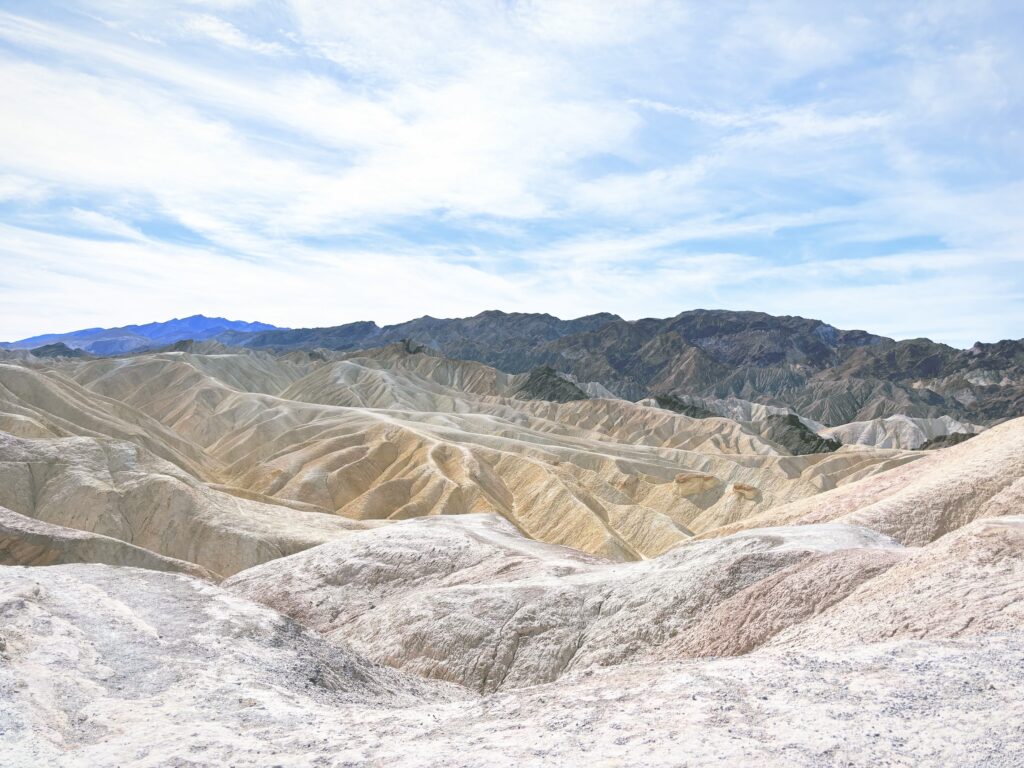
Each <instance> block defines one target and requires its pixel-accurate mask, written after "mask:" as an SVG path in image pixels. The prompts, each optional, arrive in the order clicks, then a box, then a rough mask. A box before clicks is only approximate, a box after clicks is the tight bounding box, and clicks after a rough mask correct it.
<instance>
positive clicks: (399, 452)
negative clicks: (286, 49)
mask: <svg viewBox="0 0 1024 768" xmlns="http://www.w3.org/2000/svg"><path fill="white" fill-rule="evenodd" d="M514 379H515V377H512V376H510V375H508V374H505V373H502V372H500V371H496V370H494V369H493V368H489V367H487V366H484V365H481V364H478V363H471V362H463V361H453V360H448V359H445V358H442V357H437V356H432V355H428V354H409V353H407V352H405V351H404V349H403V348H402V347H400V346H397V345H396V346H395V347H391V348H386V349H384V350H379V351H377V352H375V353H371V354H369V355H366V356H357V357H353V358H350V359H343V360H331V361H321V360H314V359H312V358H310V357H309V356H308V355H306V356H303V355H291V356H289V357H288V358H285V359H281V358H275V357H272V356H270V355H266V354H212V355H192V354H186V353H164V354H155V355H143V356H139V357H134V358H123V359H103V360H95V361H89V362H78V361H72V362H62V363H60V364H57V365H56V366H54V367H37V368H28V367H24V366H19V365H0V408H2V410H3V412H6V414H7V415H6V416H4V417H2V418H3V419H4V420H3V421H2V422H0V426H6V428H7V429H8V431H9V432H11V433H13V434H15V435H19V436H22V437H28V438H36V437H60V436H69V435H85V436H89V437H98V436H101V435H104V436H109V437H113V438H117V439H119V440H124V441H129V442H132V443H135V444H136V445H139V446H141V447H143V448H145V449H147V450H148V452H150V453H152V454H155V455H156V456H159V457H160V458H163V459H166V460H168V461H170V462H172V463H174V464H175V465H177V467H178V468H179V469H180V470H182V471H183V472H185V473H187V474H189V475H191V476H192V477H193V478H195V479H196V480H199V481H203V482H204V483H206V484H207V488H208V489H216V490H218V491H219V492H220V493H225V492H226V493H232V494H234V495H235V496H236V497H239V498H245V499H256V500H261V499H262V500H265V501H269V502H278V503H284V504H289V505H292V506H295V505H299V507H300V508H301V509H303V510H311V511H318V512H326V513H333V514H335V515H338V516H341V517H343V518H347V519H349V520H356V521H367V520H400V519H408V518H414V517H423V516H427V515H434V514H463V513H468V512H491V513H496V514H499V515H501V516H502V517H504V518H505V519H507V520H508V521H509V522H511V523H512V524H513V525H514V526H516V528H518V529H519V530H520V531H521V532H522V533H524V534H525V535H527V536H529V537H531V538H534V539H538V540H540V541H546V542H550V543H555V544H562V545H566V546H571V547H574V548H577V549H581V550H584V551H587V552H591V553H594V554H600V555H603V556H607V557H611V558H613V559H616V560H634V559H641V558H644V557H651V556H654V555H657V554H660V553H661V552H664V551H665V550H667V549H668V548H669V547H671V546H672V545H674V544H676V543H678V542H680V541H684V540H686V539H687V538H688V537H689V536H690V535H691V534H693V533H700V532H702V531H706V530H708V529H710V528H714V527H717V526H720V525H724V524H729V523H733V522H735V521H739V520H744V519H746V518H747V517H750V516H752V515H755V514H757V513H759V512H763V511H764V510H766V509H769V508H772V507H775V506H778V505H780V504H784V503H787V502H791V501H795V500H799V499H803V498H806V497H808V496H813V495H815V494H818V493H820V492H821V491H824V490H829V489H831V488H834V487H836V486H839V485H843V484H846V483H849V482H851V481H854V480H857V479H860V478H863V477H865V476H868V475H871V474H874V473H877V472H880V471H883V470H887V469H890V468H892V467H895V466H898V465H900V464H904V463H907V462H911V461H914V460H917V459H919V458H921V457H920V455H919V454H915V453H911V452H906V451H896V450H877V449H869V448H856V447H851V448H848V449H843V450H841V451H839V452H837V453H834V454H814V455H810V456H788V455H786V452H785V451H784V449H781V448H779V447H778V446H775V445H772V444H771V443H768V442H767V441H765V440H764V439H763V438H761V437H760V436H758V435H756V434H752V433H751V432H749V431H747V430H746V429H745V428H744V427H743V426H742V425H741V424H739V423H738V422H735V421H732V420H729V419H717V418H715V419H705V420H700V419H691V418H688V417H686V416H681V415H677V414H674V413H671V412H669V411H665V410H660V409H657V408H651V407H646V406H640V405H636V404H633V403H629V402H626V401H622V400H587V401H579V402H573V403H567V404H558V403H548V402H540V401H523V400H518V399H514V398H510V397H506V396H504V395H505V393H507V392H508V391H509V389H510V387H512V386H513V385H514V381H513V380H514ZM142 456H143V454H140V457H142ZM70 460H72V459H69V461H70ZM140 460H147V459H145V458H142V459H140ZM208 495H209V496H210V497H211V498H220V496H219V495H218V494H208ZM208 565H209V564H208ZM223 567H224V566H223V565H222V568H223ZM215 570H217V569H215ZM229 570H233V568H229Z"/></svg>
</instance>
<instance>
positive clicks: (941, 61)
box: [0, 0, 1024, 346]
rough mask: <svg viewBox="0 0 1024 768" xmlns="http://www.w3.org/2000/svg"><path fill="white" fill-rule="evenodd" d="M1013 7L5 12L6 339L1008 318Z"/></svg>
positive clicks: (269, 6)
mask: <svg viewBox="0 0 1024 768" xmlns="http://www.w3.org/2000/svg"><path fill="white" fill-rule="evenodd" d="M1022 21H1024V18H1022V13H1021V11H1020V10H1019V8H1018V7H1017V4H1014V3H1010V2H1005V3H1000V2H992V3H987V4H985V5H983V6H980V7H972V8H966V7H965V6H963V5H962V4H959V3H942V2H936V3H929V4H928V5H927V6H926V7H924V6H921V4H919V3H906V4H902V3H895V4H893V3H884V4H883V3H878V4H872V3H866V4H860V5H859V6H858V8H857V9H855V10H843V9H837V8H833V7H828V6H825V5H822V6H821V7H808V6H807V5H806V4H793V3H787V2H776V3H772V4H768V5H766V4H750V6H749V7H745V6H735V5H733V6H729V7H724V6H723V7H712V6H709V5H708V4H696V3H683V2H665V1H663V0H650V1H649V2H621V3H618V2H608V3H600V4H594V3H589V2H574V1H573V0H557V1H556V0H551V1H550V2H530V1H528V0H520V1H518V2H507V1H506V0H501V1H500V2H499V1H498V0H495V1H494V2H472V3H470V2H457V1H455V0H450V1H448V2H438V3H421V2H379V3H318V2H311V1H310V0H292V1H291V2H274V3H267V2H245V1H244V0H219V1H216V0H192V2H187V3H182V4H178V5H176V6H174V7H172V8H167V7H161V6H160V5H159V4H156V3H134V2H132V3H129V2H125V0H79V2H77V3H72V4H67V3H61V4H58V3H53V4H48V3H40V2H27V1H26V0H13V2H11V3H8V4H7V6H6V10H4V11H2V12H0V83H3V85H0V89H2V96H3V99H4V104H5V118H4V120H3V121H0V211H2V219H0V223H2V227H0V271H2V277H0V291H2V292H3V296H4V301H3V302H2V303H0V338H8V339H9V338H19V337H23V336H27V335H30V334H34V333H37V332H41V331H52V330H66V329H71V328H74V327H86V326H94V325H115V324H123V323H129V322H141V321H146V320H152V319H165V318H167V317H172V316H180V315H183V314H190V313H193V312H204V313H207V314H219V315H230V316H234V317H238V318H240V319H259V320H263V321H266V322H273V323H277V324H280V325H289V326H301V325H331V324H337V323H341V322H347V321H352V320H358V319H375V320H377V321H379V322H394V321H400V320H404V319H408V318H410V317H413V316H417V315H421V314H427V313H429V314H432V315H436V316H437V315H449V316H457V315H467V314H473V313H475V312H478V311H481V310H484V309H489V308H501V309H506V310H516V311H547V312H553V313H555V314H559V315H561V316H573V315H579V314H585V313H589V312H596V311H612V312H617V313H619V314H621V315H623V316H625V317H627V318H634V317H641V316H648V315H670V314H675V313H676V312H679V311H681V310H684V309H688V308H693V307H698V306H722V307H729V308H735V309H759V310H764V311H770V312H775V313H785V314H803V315H806V316H815V317H822V318H823V319H825V320H827V321H829V322H832V323H834V324H836V325H840V326H845V327H863V328H868V329H870V330H872V331H876V332H881V333H887V334H889V335H893V336H898V337H908V336H921V335H927V336H931V337H933V338H936V339H938V340H941V341H946V342H948V343H952V344H956V345H960V346H966V345H969V344H971V343H972V342H973V341H975V340H977V339H983V340H994V339H997V338H1003V337H1019V336H1020V335H1021V333H1020V330H1019V329H1020V327H1021V326H1022V322H1021V321H1022V320H1024V300H1022V294H1024V270H1021V269H1020V267H1021V258H1022V254H1024V219H1022V218H1021V217H1020V215H1019V212H1020V210H1021V207H1022V203H1024V134H1022V132H1021V131H1020V129H1019V127H1018V126H1019V125H1021V124H1024V120H1022V118H1024V115H1022V111H1024V110H1022V104H1021V96H1020V94H1022V93H1024V82H1022V81H1024V46H1021V45H1020V43H1021V40H1020V35H1019V33H1018V32H1015V30H1019V29H1021V28H1024V25H1022V24H1021V22H1022Z"/></svg>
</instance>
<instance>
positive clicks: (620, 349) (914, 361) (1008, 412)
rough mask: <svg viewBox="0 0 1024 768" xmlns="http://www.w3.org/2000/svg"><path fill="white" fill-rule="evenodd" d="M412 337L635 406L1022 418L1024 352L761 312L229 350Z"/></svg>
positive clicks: (344, 335) (421, 325)
mask: <svg viewBox="0 0 1024 768" xmlns="http://www.w3.org/2000/svg"><path fill="white" fill-rule="evenodd" d="M402 339H412V340H415V341H416V342H418V343H422V344H426V345H428V346H430V347H433V348H435V349H437V350H439V351H440V352H442V353H443V354H445V355H447V356H449V357H453V358H459V359H465V360H477V361H480V362H484V363H487V364H488V365H493V366H495V367H497V368H500V369H502V370H505V371H508V372H510V373H523V372H526V371H530V370H533V369H536V368H538V367H544V366H547V367H550V368H552V369H553V370H555V371H558V372H561V373H568V374H572V375H573V376H574V377H576V379H577V380H579V381H597V382H600V383H601V384H603V385H604V386H606V387H608V388H609V389H610V390H611V391H613V392H615V393H616V394H618V395H620V396H622V397H626V398H628V399H631V400H636V399H639V398H641V397H646V396H648V395H652V394H658V395H661V396H665V395H671V394H685V395H697V396H701V397H711V398H724V397H738V398H742V399H746V400H751V401H754V402H761V403H766V404H771V405H781V406H788V407H790V408H793V409H795V410H797V411H798V412H799V413H801V414H803V415H804V416H807V417H809V418H812V419H816V420H818V421H821V422H823V423H826V424H841V423H845V422H849V421H858V420H867V419H873V418H882V417H886V416H891V415H895V414H898V413H902V414H905V415H908V416H917V417H933V416H941V415H951V416H955V417H957V418H961V419H966V420H969V421H976V422H977V423H984V424H990V423H995V422H998V421H1001V420H1004V419H1006V418H1011V417H1013V416H1018V415H1021V414H1022V413H1024V341H1001V342H997V343H995V344H982V343H978V344H976V345H975V346H974V347H972V348H971V349H969V350H958V349H954V348H953V347H950V346H947V345H945V344H939V343H936V342H933V341H930V340H928V339H910V340H905V341H896V340H894V339H891V338H888V337H885V336H878V335H875V334H871V333H868V332H866V331H862V330H842V329H839V328H836V327H834V326H831V325H828V324H827V323H824V322H822V321H820V320H814V319H808V318H803V317H797V316H781V317H776V316H773V315H768V314H765V313H763V312H732V311H729V310H702V309H697V310H689V311H686V312H682V313H680V314H678V315H676V316H675V317H670V318H664V319H658V318H644V319H641V320H633V321H627V320H623V319H622V318H621V317H618V316H617V315H612V314H608V313H601V314H596V315H588V316H586V317H580V318H576V319H573V320H561V319H559V318H557V317H553V316H552V315H548V314H526V313H505V312H500V311H497V310H492V311H488V312H483V313H481V314H479V315H475V316H473V317H467V318H453V319H439V318H434V317H429V316H426V317H421V318H417V319H415V320H410V321H408V322H405V323H400V324H397V325H391V326H378V325H377V324H376V323H372V322H360V323H349V324H347V325H342V326H336V327H333V328H312V329H300V330H289V331H267V332H263V333H258V334H237V333H232V334H229V335H222V336H221V337H219V338H218V340H220V341H222V342H223V343H228V344H235V345H239V346H245V347H250V348H262V349H272V350H279V351H287V350H294V349H312V348H317V347H323V348H327V349H333V350H356V349H366V348H371V347H376V346H382V345H386V344H390V343H394V342H396V341H400V340H402Z"/></svg>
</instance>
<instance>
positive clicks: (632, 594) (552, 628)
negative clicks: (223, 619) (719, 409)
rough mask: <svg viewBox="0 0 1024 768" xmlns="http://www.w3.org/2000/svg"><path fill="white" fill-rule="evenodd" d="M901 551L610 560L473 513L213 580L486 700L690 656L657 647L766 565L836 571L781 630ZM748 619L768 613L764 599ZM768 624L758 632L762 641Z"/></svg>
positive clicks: (877, 542) (778, 534)
mask: <svg viewBox="0 0 1024 768" xmlns="http://www.w3.org/2000/svg"><path fill="white" fill-rule="evenodd" d="M903 555H904V550H903V548H902V547H900V546H899V545H898V544H896V543H895V542H893V541H892V540H890V539H888V538H887V537H884V536H881V535H879V534H876V533H873V532H871V531H868V530H866V529H863V528H855V527H852V526H846V525H821V526H804V527H796V528H788V529H782V528H777V529H766V530H761V531H750V532H746V533H741V534H738V535H735V536H731V537H729V538H727V539H717V540H712V541H705V542H697V543H693V544H687V545H681V546H679V547H676V548H675V549H673V550H671V551H670V552H668V553H666V554H664V555H662V556H661V557H658V558H656V559H654V560H649V561H646V562H642V563H629V564H609V563H607V562H602V561H600V560H597V559H596V558H591V557H586V556H583V555H580V554H579V553H577V552H574V551H573V550H569V549H565V548H562V547H556V546H552V545H549V544H541V543H539V542H532V541H529V540H527V539H524V538H523V537H522V536H520V535H519V534H518V533H517V532H516V531H515V530H514V529H513V528H512V527H511V526H510V525H508V523H506V522H504V521H503V520H501V519H500V518H498V517H496V516H493V515H472V516H459V517H457V518H432V519H424V520H414V521H409V522H407V523H398V524H395V525H392V526H389V527H388V528H386V529H379V530H375V531H367V532H361V533H356V534H353V535H351V536H348V537H346V538H345V539H342V540H339V541H336V542H332V543H330V544H326V545H323V546H320V547H316V548H315V549H311V550H307V551H306V552H304V553H301V554H298V555H295V556H292V557H287V558H282V559H279V560H275V561H273V562H270V563H266V564H264V565H262V566H259V567H256V568H252V569H249V570H247V571H243V572H242V573H240V574H238V575H236V576H234V577H233V578H231V579H229V580H227V581H226V582H225V583H224V586H225V587H226V588H228V589H230V590H232V591H236V592H238V593H239V594H243V595H245V596H247V597H250V598H252V599H254V600H259V601H261V602H265V603H267V604H268V605H270V606H272V607H274V608H276V609H277V610H279V611H281V612H283V613H287V614H288V615H290V616H292V617H294V618H296V619H297V620H299V621H300V622H302V623H303V624H305V625H306V626H310V627H312V628H315V629H317V630H318V631H320V632H322V633H324V634H325V635H326V636H327V637H329V638H336V639H338V640H340V641H342V642H346V643H351V644H352V646H353V647H354V648H355V649H357V650H359V651H360V652H362V653H364V654H366V655H368V656H369V657H370V658H373V659H374V660H376V661H380V662H383V663H385V664H389V665H391V666H395V667H399V668H401V669H404V670H406V671H409V672H415V673H416V674H419V675H423V676H427V677H434V678H439V679H442V680H447V681H451V682H456V683H459V684H461V685H466V686H469V687H471V688H473V689H475V690H479V691H481V692H484V693H488V692H491V691H494V690H498V689H501V688H510V687H522V686H527V685H536V684H538V683H546V682H550V681H553V680H556V679H558V678H559V677H560V676H561V675H563V674H565V673H568V672H574V671H579V670H582V669H588V668H592V667H595V666H607V665H614V664H623V663H626V662H629V661H636V660H639V659H645V658H652V657H655V656H665V655H666V654H667V655H668V656H669V657H676V658H678V657H681V656H684V655H699V654H698V652H696V651H691V652H689V653H682V652H679V651H678V650H672V651H670V650H668V649H677V648H678V646H679V644H680V643H681V642H683V641H684V639H685V638H686V637H687V635H688V632H689V631H690V629H691V628H692V627H693V626H694V625H695V624H696V623H697V622H699V620H700V619H701V618H702V617H703V616H704V615H706V614H707V613H708V612H711V611H713V610H714V609H715V608H716V606H718V605H719V604H721V603H722V602H723V601H727V600H728V599H729V598H731V597H733V596H734V595H736V594H737V593H739V592H741V591H743V590H745V589H747V588H750V587H752V586H753V585H755V584H757V583H758V582H760V581H762V580H764V579H766V578H768V577H770V576H771V575H773V574H775V573H777V572H779V571H782V570H784V569H791V568H793V567H794V566H797V565H798V564H800V563H802V562H803V561H805V560H807V559H808V558H818V559H822V558H824V559H825V560H827V561H829V562H831V563H833V564H834V570H839V571H844V572H849V577H848V578H846V579H843V580H841V579H838V578H836V575H835V574H833V575H832V578H829V579H826V580H823V581H822V583H819V584H816V585H815V586H814V591H813V595H812V594H811V593H806V594H803V595H801V598H802V599H801V603H802V604H803V605H805V606H807V611H806V614H805V615H801V616H799V617H790V622H789V623H795V622H796V621H798V620H801V619H803V618H806V617H807V616H808V615H812V614H814V613H817V612H820V611H822V610H824V609H825V608H827V607H828V606H830V605H832V604H833V603H836V602H838V601H839V600H841V599H843V598H844V597H846V596H847V595H848V594H849V593H850V592H852V591H853V590H854V589H856V588H857V587H858V586H859V585H860V584H861V583H862V582H864V581H866V580H867V579H869V578H872V577H874V576H876V575H878V574H879V573H880V572H882V571H884V570H885V569H886V568H889V567H891V566H892V565H894V564H895V563H896V562H898V561H899V560H900V559H901V557H902V556H903ZM761 610H762V615H764V614H767V615H771V610H772V605H771V603H768V604H766V605H764V606H762V609H761ZM751 621H752V622H753V623H756V621H757V620H756V619H755V618H752V619H751ZM783 626H785V624H783ZM781 628H782V627H781V626H778V627H774V629H773V630H767V629H762V631H763V635H764V636H763V637H762V638H761V641H762V642H763V641H764V640H767V639H768V638H769V637H771V636H772V634H774V632H777V631H779V629H781ZM744 650H750V648H745V649H744Z"/></svg>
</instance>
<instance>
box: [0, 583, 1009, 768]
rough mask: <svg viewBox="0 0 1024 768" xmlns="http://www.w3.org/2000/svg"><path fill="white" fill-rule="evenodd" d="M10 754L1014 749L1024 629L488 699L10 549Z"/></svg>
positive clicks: (412, 758)
mask: <svg viewBox="0 0 1024 768" xmlns="http://www.w3.org/2000/svg"><path fill="white" fill-rule="evenodd" d="M0 616H3V619H4V623H3V625H2V630H0V633H2V637H3V640H2V643H0V647H2V650H0V654H2V658H0V700H2V701H3V702H4V706H3V707H0V754H2V755H3V757H4V765H5V766H11V768H29V767H32V768H34V767H35V766H40V765H55V766H66V767H68V768H71V767H74V768H85V767H86V766H88V767H89V768H105V767H107V766H133V767H138V768H156V767H157V766H160V767H161V768H162V767H163V766H170V765H175V766H186V765H187V766H190V767H191V768H200V767H203V768H205V767H207V766H224V765H232V766H238V767H239V768H242V767H244V766H268V765H280V766H294V767H298V766H309V765H328V766H362V765H379V766H384V765H387V766H392V765H394V766H466V767H468V766H473V767H480V768H483V767H484V766H521V765H529V766H534V765H536V766H542V765H544V766H551V765H625V764H629V765H650V766H679V765H715V766H735V765H747V764H757V765H763V766H825V765H844V766H877V765H904V766H911V765H914V766H917V765H959V766H1015V765H1019V764H1020V763H1021V761H1022V759H1024V746H1022V745H1024V740H1022V739H1021V725H1020V723H1021V715H1024V706H1022V701H1024V697H1022V693H1024V667H1022V665H1020V664H1019V659H1020V658H1021V655H1022V653H1024V638H1022V637H1021V635H1020V634H1019V633H1010V634H990V635H986V636H984V637H971V638H965V639H960V640H945V641H936V640H928V641H921V640H900V641H890V642H886V643H880V644H874V645H866V646H857V647H850V648H843V649H841V650H838V651H833V650H818V649H813V648H812V649H807V650H797V649H776V650H772V651H759V652H756V653H753V654H750V655H748V656H742V657H735V658H723V659H712V660H700V661H674V662H658V663H645V664H628V665H624V666H618V667H613V668H609V669H603V670H593V671H587V672H584V673H581V674H579V675H571V676H568V677H564V678H562V679H561V680H559V681H558V683H554V684H549V685H541V686H536V687H533V688H528V689H521V690H514V691H508V692H504V693H498V694H493V695H489V696H485V697H482V698H478V697H476V696H473V695H471V694H469V693H468V692H465V691H462V692H460V691H459V690H458V689H455V688H452V687H450V686H445V685H443V684H438V683H430V682H420V681H418V680H417V679H416V678H412V677H410V676H408V675H403V674H402V673H399V672H394V671H391V670H388V669H386V668H381V667H377V666H375V665H373V664H370V663H368V662H367V661H365V660H363V659H361V658H360V657H359V655H358V654H355V653H353V652H352V651H350V650H348V649H345V648H344V647H341V646H339V645H336V644H333V643H326V642H325V641H323V640H322V639H320V638H318V637H317V636H316V635H315V634H313V633H311V632H309V631H308V630H305V629H303V628H301V627H300V626H298V625H297V624H295V623H294V622H292V621H290V620H288V619H286V618H284V617H282V616H280V615H279V614H276V613H275V612H273V611H271V610H269V609H266V608H262V607H257V606H254V605H253V604H251V603H249V602H247V601H244V600H241V599H239V598H237V597H234V596H232V595H230V594H228V593H226V592H224V591H223V590H222V589H220V588H218V587H215V586H212V585H209V584H206V583H204V582H201V581H198V580H194V579H190V578H189V577H186V576H180V575H172V574H166V573H157V572H153V571H142V570H137V569H126V568H110V567H107V566H99V565H68V566H53V567H49V568H36V569H23V568H4V569H0Z"/></svg>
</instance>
